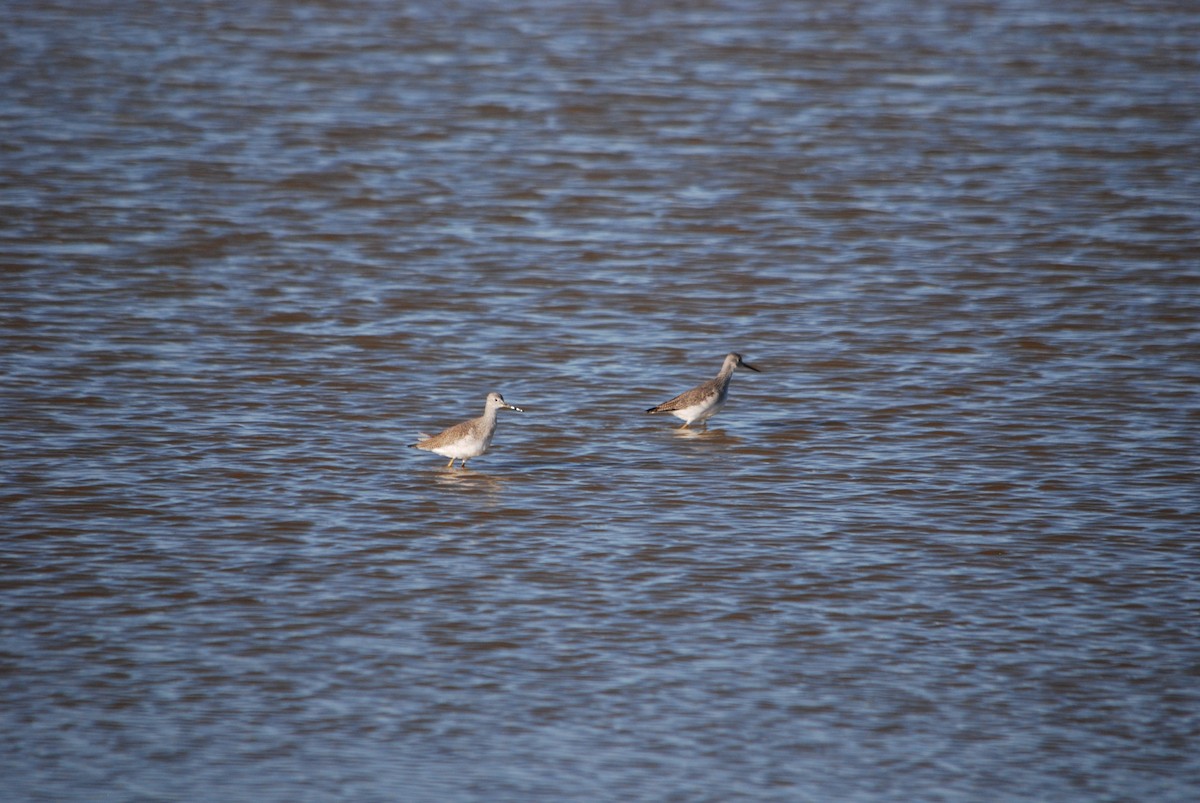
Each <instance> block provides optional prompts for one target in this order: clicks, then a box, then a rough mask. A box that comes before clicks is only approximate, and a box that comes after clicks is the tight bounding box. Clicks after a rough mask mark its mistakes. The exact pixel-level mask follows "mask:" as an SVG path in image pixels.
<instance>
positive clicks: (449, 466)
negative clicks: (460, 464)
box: [446, 457, 454, 468]
mask: <svg viewBox="0 0 1200 803" xmlns="http://www.w3.org/2000/svg"><path fill="white" fill-rule="evenodd" d="M446 468H454V458H453V457H451V458H450V462H449V463H447V464H446Z"/></svg>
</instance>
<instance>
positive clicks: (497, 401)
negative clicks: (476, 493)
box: [409, 393, 525, 468]
mask: <svg viewBox="0 0 1200 803" xmlns="http://www.w3.org/2000/svg"><path fill="white" fill-rule="evenodd" d="M499 410H516V411H517V412H518V413H523V412H525V411H524V410H522V409H521V408H520V407H514V406H512V405H511V404H509V403H508V402H506V401H505V400H504V397H503V396H501V395H500V394H499V393H489V394H488V397H487V406H486V407H484V409H483V415H481V416H479V418H472V419H471V420H470V421H463V422H462V423H461V424H455V425H454V426H452V427H450V428H449V429H447V430H443V431H442V432H439V433H438V434H437V435H433V436H429V435H426V434H425V433H424V432H422V433H421V440H419V441H417V442H416V443H410V444H409V446H411V447H412V448H415V449H422V450H424V451H426V452H433V453H434V454H440V455H441V456H442V457H449V458H450V462H449V463H447V464H446V468H452V467H453V466H454V461H455V460H462V467H463V468H466V467H467V458H470V457H479V455H481V454H483V453H484V452H486V451H487V450H488V447H489V446H491V445H492V436H493V435H495V434H496V412H497V411H499Z"/></svg>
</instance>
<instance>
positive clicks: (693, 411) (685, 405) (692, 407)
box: [646, 352, 762, 429]
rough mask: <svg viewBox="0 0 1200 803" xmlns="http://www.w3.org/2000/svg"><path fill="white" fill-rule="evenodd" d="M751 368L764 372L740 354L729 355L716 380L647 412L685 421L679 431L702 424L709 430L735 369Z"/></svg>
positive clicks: (725, 396) (726, 396)
mask: <svg viewBox="0 0 1200 803" xmlns="http://www.w3.org/2000/svg"><path fill="white" fill-rule="evenodd" d="M736 368H749V369H750V370H751V371H755V372H757V373H762V372H761V371H759V370H758V369H757V368H755V367H754V366H753V365H751V364H750V363H748V362H746V361H745V360H743V359H742V355H741V354H734V353H732V352H730V353H729V354H727V355H725V362H724V363H723V364H722V365H721V372H720V373H719V374H717V375H716V377H715V378H713V379H710V380H708V381H707V382H705V383H704V384H702V385H697V386H696V387H694V388H692V389H691V390H685V391H684V392H683V393H680V394H679V395H678V396H676V397H675V398H673V399H671V400H670V401H667V402H663V403H662V404H660V405H658V406H657V407H651V408H650V409H649V410H647V411H646V412H648V413H670V414H671V415H673V416H675V417H676V418H682V419H683V426H682V427H680V429H687V428H688V427H690V426H691V425H692V424H694V423H696V422H697V421H699V422H700V423H701V425H702V428H703V429H708V419H710V418H712V417H713V416H714V415H716V414H717V413H718V412H720V411H721V408H722V407H724V406H725V399H726V398H728V396H729V379H730V377H732V376H733V372H734V369H736Z"/></svg>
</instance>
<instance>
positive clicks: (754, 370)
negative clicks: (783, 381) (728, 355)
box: [738, 360, 762, 374]
mask: <svg viewBox="0 0 1200 803" xmlns="http://www.w3.org/2000/svg"><path fill="white" fill-rule="evenodd" d="M738 365H740V366H741V367H743V368H749V369H750V370H751V371H753V372H755V373H756V374H761V373H762V371H760V370H758V369H757V368H755V367H754V366H753V365H751V364H750V363H748V362H746V361H745V360H742V361H741V362H739V363H738Z"/></svg>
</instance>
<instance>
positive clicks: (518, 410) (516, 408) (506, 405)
mask: <svg viewBox="0 0 1200 803" xmlns="http://www.w3.org/2000/svg"><path fill="white" fill-rule="evenodd" d="M504 409H505V410H515V411H516V412H518V413H523V412H525V411H524V410H522V409H521V408H520V407H517V406H516V405H515V404H509V403H508V402H505V403H504Z"/></svg>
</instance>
